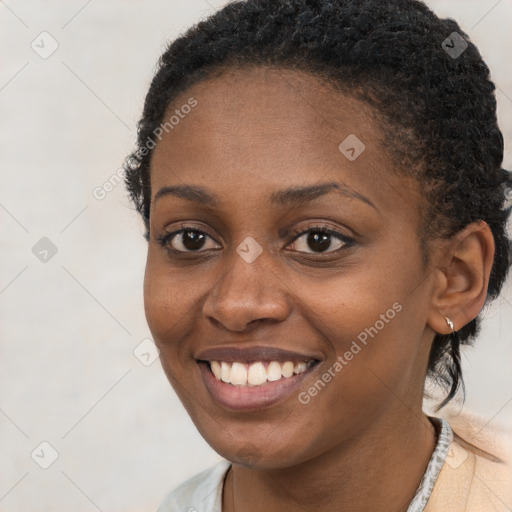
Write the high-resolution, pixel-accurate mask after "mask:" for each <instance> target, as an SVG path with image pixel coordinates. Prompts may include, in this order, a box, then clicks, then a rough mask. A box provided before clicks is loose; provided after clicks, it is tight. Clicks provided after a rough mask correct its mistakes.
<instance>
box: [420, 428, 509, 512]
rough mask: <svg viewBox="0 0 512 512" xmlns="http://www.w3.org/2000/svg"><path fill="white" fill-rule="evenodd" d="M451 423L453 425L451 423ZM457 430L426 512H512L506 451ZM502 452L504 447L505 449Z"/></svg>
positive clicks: (461, 430) (466, 431)
mask: <svg viewBox="0 0 512 512" xmlns="http://www.w3.org/2000/svg"><path fill="white" fill-rule="evenodd" d="M450 423H451V422H450ZM490 446H491V445H490V444H489V443H485V442H479V439H478V438H477V437H474V436H472V435H471V434H470V433H469V432H468V430H467V429H456V428H454V433H453V440H452V442H451V444H450V446H449V449H448V453H447V455H446V459H445V462H444V464H443V467H442V469H441V472H440V473H439V476H438V478H437V481H436V483H435V485H434V488H433V489H432V493H431V496H430V499H429V501H428V505H427V507H426V508H425V512H438V511H444V510H450V511H452V512H459V511H460V512H486V511H491V510H493V511H503V512H505V511H510V510H512V467H511V465H510V462H509V461H508V462H507V461H506V460H505V459H507V458H508V457H507V450H506V449H505V450H504V449H499V448H498V446H499V444H497V443H496V442H495V443H494V444H493V445H492V448H493V449H492V450H491V449H490V448H489V447H490ZM502 448H503V447H502Z"/></svg>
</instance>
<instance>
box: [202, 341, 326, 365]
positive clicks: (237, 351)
mask: <svg viewBox="0 0 512 512" xmlns="http://www.w3.org/2000/svg"><path fill="white" fill-rule="evenodd" d="M195 359H197V360H199V361H225V362H235V361H237V362H240V363H251V362H254V361H280V362H285V361H292V362H294V363H298V362H300V361H311V360H312V359H313V360H315V361H318V360H320V358H319V357H318V356H315V355H311V354H301V353H299V352H293V351H291V350H284V349H280V348H277V347H267V346H262V345H258V346H252V347H239V346H237V347H233V346H224V347H222V346H221V347H213V348H208V349H204V350H200V351H199V352H198V353H197V354H196V356H195Z"/></svg>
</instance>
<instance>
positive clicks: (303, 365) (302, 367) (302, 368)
mask: <svg viewBox="0 0 512 512" xmlns="http://www.w3.org/2000/svg"><path fill="white" fill-rule="evenodd" d="M306 368H307V364H306V363H305V362H304V361H301V362H300V363H295V368H294V371H295V373H296V374H297V375H298V374H299V373H302V372H303V371H305V370H306Z"/></svg>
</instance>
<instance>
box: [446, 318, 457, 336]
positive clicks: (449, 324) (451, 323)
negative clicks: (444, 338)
mask: <svg viewBox="0 0 512 512" xmlns="http://www.w3.org/2000/svg"><path fill="white" fill-rule="evenodd" d="M444 319H445V320H446V323H447V324H448V327H449V328H450V329H451V330H452V332H455V328H454V326H453V322H452V321H451V320H450V319H449V318H448V317H447V316H445V317H444Z"/></svg>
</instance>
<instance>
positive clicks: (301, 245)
mask: <svg viewBox="0 0 512 512" xmlns="http://www.w3.org/2000/svg"><path fill="white" fill-rule="evenodd" d="M306 235H307V236H306ZM333 238H334V240H333ZM352 243H353V241H352V240H351V239H349V238H348V237H346V236H345V235H343V234H342V233H338V232H336V231H332V230H330V229H328V228H324V227H313V228H309V229H307V230H304V231H301V232H299V233H297V238H296V239H295V240H294V242H293V244H292V245H293V246H295V247H294V248H295V249H296V250H298V251H299V252H306V253H307V252H309V253H310V254H315V253H316V254H318V253H325V252H334V251H336V250H338V249H341V248H343V247H346V246H350V245H351V244H352ZM308 249H310V250H309V251H308Z"/></svg>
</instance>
